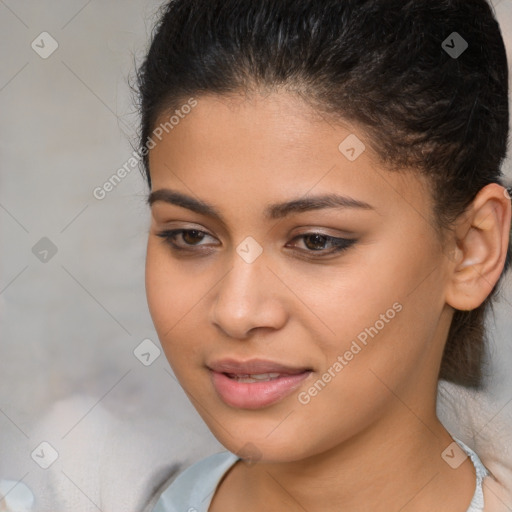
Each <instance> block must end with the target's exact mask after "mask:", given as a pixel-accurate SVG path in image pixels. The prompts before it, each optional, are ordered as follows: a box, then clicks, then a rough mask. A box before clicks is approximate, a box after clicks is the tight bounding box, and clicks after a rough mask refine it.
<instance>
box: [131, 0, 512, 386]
mask: <svg viewBox="0 0 512 512" xmlns="http://www.w3.org/2000/svg"><path fill="white" fill-rule="evenodd" d="M454 32H457V33H458V34H459V36H460V37H461V38H462V40H464V41H465V42H466V43H467V48H466V49H465V50H464V51H463V52H462V53H461V54H460V55H456V54H453V52H452V54H450V53H449V50H450V49H454V50H458V51H460V48H461V46H460V42H461V41H462V40H461V39H460V38H458V36H456V35H455V36H454V35H453V33H454ZM137 81H138V84H137V85H138V92H139V95H140V96H139V101H140V104H139V108H140V114H141V125H140V139H139V142H140V147H141V149H142V150H143V149H144V148H145V149H146V150H145V151H143V155H144V157H143V159H142V162H143V169H142V172H143V173H144V175H145V178H146V179H147V183H148V185H149V187H150V188H151V176H150V172H149V159H148V151H147V147H146V145H147V142H148V140H149V138H150V136H151V133H152V130H154V129H155V127H156V125H157V122H158V120H159V119H161V116H162V115H163V114H166V113H172V112H173V111H174V110H176V109H178V108H179V107H180V106H181V105H182V104H184V103H186V102H187V100H188V99H189V98H190V97H194V96H195V97H200V96H201V95H202V94H211V93H213V94H218V95H225V94H230V93H240V92H246V93H247V92H251V91H253V92H257V91H262V90H265V91H279V90H285V91H287V92H290V93H297V94H298V95H300V98H302V99H303V100H304V101H305V102H307V104H309V105H310V106H312V107H313V108H314V109H315V111H316V112H318V113H319V114H321V115H322V116H328V117H329V118H331V119H334V120H335V119H338V120H341V121H343V120H347V121H349V122H355V123H357V124H358V125H359V126H361V127H363V129H364V130H365V133H366V135H367V136H368V138H367V139H366V138H365V144H368V145H369V146H370V147H371V148H372V149H373V150H374V151H375V152H376V153H377V154H378V155H379V157H380V159H381V161H382V164H383V166H384V167H385V168H386V169H388V170H389V171H395V172H400V170H401V169H408V170H409V171H410V170H411V169H413V171H414V170H416V171H417V172H418V173H420V174H421V175H423V176H424V177H426V178H427V183H428V184H429V190H430V193H431V197H432V204H433V219H432V222H433V225H434V227H435V230H436V233H437V234H438V237H439V240H440V241H441V242H443V240H445V238H444V237H445V234H446V232H447V231H450V230H451V229H453V223H454V221H455V220H456V219H457V218H458V217H459V216H460V215H461V214H463V213H465V211H466V209H467V208H468V206H469V205H470V203H471V202H472V201H473V199H474V198H475V196H476V194H477V193H478V192H479V191H480V189H482V188H483V187H484V186H485V185H487V184H489V183H499V184H500V185H503V186H505V185H504V183H503V174H502V171H501V165H502V162H503V160H504V158H505V156H506V152H507V140H508V130H509V108H508V67H507V57H506V52H505V47H504V44H503V39H502V36H501V32H500V28H499V25H498V23H497V21H496V19H495V16H494V13H493V11H492V10H491V7H490V5H489V4H488V3H487V2H486V1H485V0H323V1H315V0H257V1H254V0H172V1H170V2H168V3H166V4H165V5H163V6H162V9H161V12H160V14H159V20H158V23H157V24H156V25H155V28H154V32H153V34H152V41H151V44H150V47H149V51H148V53H147V55H146V57H145V60H144V61H143V63H142V64H141V66H140V68H139V69H138V70H137ZM510 261H511V247H510V244H509V247H508V252H507V257H506V262H505V268H504V271H503V273H502V275H501V276H500V279H499V280H498V282H497V283H496V285H495V286H494V287H493V289H492V291H491V292H490V294H489V295H488V296H487V298H486V299H485V301H484V302H483V303H482V304H481V305H480V306H479V307H477V308H476V309H474V310H471V311H461V310H455V312H454V317H453V320H452V324H451V327H450V330H449V333H448V337H447V341H446V346H445V351H444V355H443V359H442V362H441V369H440V374H439V378H442V379H445V380H448V381H451V382H454V383H457V384H462V385H465V386H468V387H479V386H481V385H482V383H483V376H484V374H485V372H483V368H484V366H485V346H486V342H487V339H486V331H485V329H484V318H485V313H486V311H487V309H488V306H491V309H492V305H493V304H492V301H493V300H494V297H495V295H496V293H497V291H498V289H499V286H500V284H501V282H502V280H503V276H504V274H505V271H506V270H508V268H509V267H510Z"/></svg>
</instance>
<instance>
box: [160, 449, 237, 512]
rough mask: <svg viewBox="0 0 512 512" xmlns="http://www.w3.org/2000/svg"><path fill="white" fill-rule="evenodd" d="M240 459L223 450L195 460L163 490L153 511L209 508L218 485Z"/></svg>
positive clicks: (184, 511) (188, 511)
mask: <svg viewBox="0 0 512 512" xmlns="http://www.w3.org/2000/svg"><path fill="white" fill-rule="evenodd" d="M238 459H239V457H238V456H237V455H235V454H234V453H231V452H229V451H223V452H219V453H214V454H213V455H210V456H208V457H205V458H204V459H201V460H199V461H197V462H195V463H194V464H192V465H191V466H189V467H188V468H187V469H185V470H184V471H183V472H182V473H180V474H179V475H178V476H177V477H176V478H175V480H173V481H172V483H171V484H170V485H169V486H168V487H167V488H166V489H165V490H164V491H163V492H162V494H161V495H160V497H159V498H158V501H157V502H156V504H155V507H154V508H153V509H152V510H151V512H178V511H179V512H203V511H204V512H206V511H207V510H208V506H209V504H210V501H211V499H212V497H213V494H214V491H215V488H216V487H217V485H218V484H219V482H220V480H221V479H222V477H223V476H224V474H225V473H226V472H227V470H228V469H229V468H230V467H231V466H232V465H233V464H234V463H235V462H236V461H237V460H238Z"/></svg>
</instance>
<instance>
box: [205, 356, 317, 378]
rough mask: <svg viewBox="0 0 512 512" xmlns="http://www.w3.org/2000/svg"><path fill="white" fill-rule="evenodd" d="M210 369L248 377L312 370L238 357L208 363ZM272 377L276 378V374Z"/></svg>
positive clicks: (291, 373)
mask: <svg viewBox="0 0 512 512" xmlns="http://www.w3.org/2000/svg"><path fill="white" fill-rule="evenodd" d="M207 366H208V368H209V369H210V370H213V371H215V372H218V373H225V374H228V375H230V376H234V377H236V376H238V377H246V376H250V375H263V374H277V375H278V376H279V375H297V374H299V373H304V372H305V371H309V370H311V368H308V367H306V366H302V367H299V366H295V367H293V366H288V365H284V364H282V363H278V362H275V361H269V360H266V359H250V360H248V361H237V360H236V359H229V358H227V359H220V360H217V361H213V362H212V363H210V364H208V365H207ZM272 377H274V378H275V376H274V375H272Z"/></svg>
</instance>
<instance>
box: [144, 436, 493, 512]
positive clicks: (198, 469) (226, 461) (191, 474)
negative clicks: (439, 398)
mask: <svg viewBox="0 0 512 512" xmlns="http://www.w3.org/2000/svg"><path fill="white" fill-rule="evenodd" d="M454 440H455V441H456V442H457V443H458V445H459V446H460V447H461V448H462V449H463V450H464V451H465V452H466V454H467V455H468V456H469V458H470V459H471V461H472V462H473V465H474V466H475V471H476V487H475V493H474V495H473V499H472V500H471V504H470V505H469V508H468V510H467V512H483V511H484V495H483V490H482V480H483V479H484V478H485V477H486V476H488V475H489V472H488V470H487V469H486V468H485V466H484V465H483V464H482V462H481V460H480V458H479V457H478V455H477V454H476V453H475V452H474V451H473V450H471V448H469V447H468V446H467V445H465V444H464V443H463V442H462V441H459V440H458V439H455V438H454ZM237 460H239V457H238V456H237V455H235V454H234V453H232V452H229V451H223V452H220V453H215V454H213V455H210V456H209V457H206V458H204V459H201V460H199V461H198V462H196V463H195V464H193V465H192V466H190V467H188V468H187V469H185V470H184V471H183V472H182V473H180V474H179V475H178V476H177V477H176V478H175V479H174V481H173V482H172V483H171V484H170V485H169V486H168V487H167V488H166V489H165V490H164V491H163V493H162V494H161V495H160V498H159V499H158V501H157V503H156V504H155V506H154V507H153V508H152V509H151V511H150V512H208V508H209V506H210V503H211V501H212V499H213V495H214V494H215V490H216V489H217V486H218V484H219V482H220V480H221V479H222V477H223V476H224V475H225V474H226V472H227V471H228V469H229V468H230V467H231V466H233V464H235V462H236V461H237Z"/></svg>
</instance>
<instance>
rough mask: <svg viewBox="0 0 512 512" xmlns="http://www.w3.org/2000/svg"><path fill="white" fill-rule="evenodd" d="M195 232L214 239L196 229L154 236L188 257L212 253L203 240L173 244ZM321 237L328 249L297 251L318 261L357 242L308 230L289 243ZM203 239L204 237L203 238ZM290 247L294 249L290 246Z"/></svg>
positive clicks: (164, 231) (166, 232)
mask: <svg viewBox="0 0 512 512" xmlns="http://www.w3.org/2000/svg"><path fill="white" fill-rule="evenodd" d="M191 231H196V232H198V233H200V234H202V235H205V236H210V237H212V238H215V237H214V236H213V235H210V234H209V233H208V232H206V231H203V230H201V229H196V228H183V227H181V228H175V229H171V228H169V229H165V230H162V231H159V232H158V233H156V236H159V237H161V238H163V242H164V243H166V244H167V245H169V246H170V248H171V250H172V251H176V252H181V253H189V254H190V255H194V253H195V255H200V254H201V253H203V254H204V255H206V254H210V253H211V252H212V251H211V249H208V245H206V244H202V243H201V242H202V241H203V240H200V241H199V243H198V244H186V243H185V244H184V245H185V246H184V247H183V246H180V245H178V244H177V243H176V242H175V239H176V237H178V236H180V235H182V234H183V233H186V232H191ZM315 235H318V236H321V237H324V238H326V239H327V243H330V244H331V248H330V249H318V250H314V249H307V248H305V249H303V248H298V249H297V251H298V252H299V253H301V255H302V256H304V255H305V256H307V257H309V258H312V259H320V258H327V257H329V256H334V255H338V254H340V253H342V252H344V251H345V250H347V249H349V248H350V247H351V246H352V245H354V244H355V243H356V242H357V241H358V240H357V239H355V238H343V237H335V236H332V235H328V234H325V233H323V232H321V231H318V230H314V229H313V230H309V231H305V232H303V233H299V234H296V235H295V236H293V237H292V238H291V240H290V241H289V242H295V241H296V240H298V239H305V238H306V237H308V236H315ZM203 239H204V236H203ZM289 242H288V243H289ZM201 246H206V247H207V249H195V248H196V247H201ZM292 247H295V246H294V245H292Z"/></svg>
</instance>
